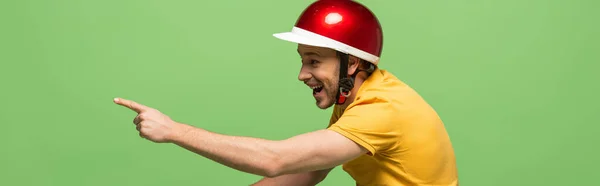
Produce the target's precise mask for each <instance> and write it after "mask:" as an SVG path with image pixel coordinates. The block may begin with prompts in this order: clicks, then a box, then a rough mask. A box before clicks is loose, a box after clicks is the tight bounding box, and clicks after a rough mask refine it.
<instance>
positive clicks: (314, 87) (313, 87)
mask: <svg viewBox="0 0 600 186" xmlns="http://www.w3.org/2000/svg"><path fill="white" fill-rule="evenodd" d="M321 87H322V86H321V85H319V86H312V87H310V88H311V89H313V90H314V89H316V88H321Z"/></svg>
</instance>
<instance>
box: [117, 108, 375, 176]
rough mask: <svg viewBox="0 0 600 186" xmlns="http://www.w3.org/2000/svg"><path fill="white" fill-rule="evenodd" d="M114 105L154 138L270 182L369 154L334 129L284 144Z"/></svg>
mask: <svg viewBox="0 0 600 186" xmlns="http://www.w3.org/2000/svg"><path fill="white" fill-rule="evenodd" d="M114 101H115V103H117V104H119V105H122V106H125V107H127V108H129V109H131V110H133V111H135V112H137V113H138V115H137V116H136V118H135V119H134V124H136V129H137V130H138V131H139V133H140V136H142V137H144V138H146V139H148V140H151V141H154V142H157V143H165V142H168V143H174V144H176V145H178V146H181V147H183V148H185V149H188V150H189V151H192V152H195V153H197V154H199V155H201V156H204V157H206V158H209V159H211V160H213V161H216V162H218V163H220V164H223V165H225V166H228V167H231V168H234V169H236V170H240V171H243V172H247V173H251V174H256V175H261V176H265V177H269V178H273V177H278V176H281V175H287V174H297V173H303V172H312V171H317V170H325V169H330V168H332V167H335V166H337V165H340V164H343V163H345V162H347V161H350V160H352V159H354V158H356V157H358V156H360V155H363V154H365V153H366V152H367V150H366V149H364V148H363V147H361V146H360V145H358V144H356V143H355V142H354V141H352V140H350V139H348V138H346V137H344V136H343V135H341V134H339V133H337V132H335V131H332V130H328V129H323V130H318V131H314V132H310V133H305V134H301V135H298V136H294V137H291V138H288V139H285V140H279V141H273V140H265V139H260V138H251V137H241V136H229V135H223V134H218V133H213V132H209V131H206V130H204V129H201V128H196V127H193V126H191V125H186V124H181V123H178V122H175V121H173V120H172V119H171V118H170V117H168V116H166V115H164V114H163V113H161V112H160V111H158V110H156V109H153V108H150V107H147V106H145V105H142V104H139V103H136V102H134V101H130V100H126V99H120V98H116V99H115V100H114ZM298 175H300V176H301V174H298Z"/></svg>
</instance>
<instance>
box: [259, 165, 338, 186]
mask: <svg viewBox="0 0 600 186" xmlns="http://www.w3.org/2000/svg"><path fill="white" fill-rule="evenodd" d="M332 169H333V168H329V169H325V170H318V171H312V172H305V173H296V174H286V175H281V176H277V177H274V178H269V177H265V178H263V179H261V180H259V181H258V182H256V183H254V184H252V185H251V186H279V185H286V186H313V185H317V184H318V183H320V182H321V181H323V180H324V179H325V177H327V174H329V172H330V171H331V170H332Z"/></svg>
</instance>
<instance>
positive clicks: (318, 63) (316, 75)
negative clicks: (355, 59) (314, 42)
mask: <svg viewBox="0 0 600 186" xmlns="http://www.w3.org/2000/svg"><path fill="white" fill-rule="evenodd" d="M298 54H299V55H300V57H301V58H302V68H301V69H300V74H299V75H298V79H299V80H300V81H303V82H304V84H306V85H308V86H309V88H311V89H312V95H313V97H314V98H315V100H316V104H317V107H319V108H321V109H327V108H329V107H331V106H332V105H333V104H334V103H335V102H336V94H337V91H338V90H337V89H338V78H339V58H338V56H337V52H336V51H335V50H333V49H329V48H322V47H314V46H308V45H302V44H299V45H298Z"/></svg>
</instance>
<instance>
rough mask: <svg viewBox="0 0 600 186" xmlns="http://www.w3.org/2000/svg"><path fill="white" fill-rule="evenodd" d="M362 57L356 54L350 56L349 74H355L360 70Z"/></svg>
mask: <svg viewBox="0 0 600 186" xmlns="http://www.w3.org/2000/svg"><path fill="white" fill-rule="evenodd" d="M359 65H360V59H359V58H358V57H356V56H352V55H350V56H348V75H352V74H354V72H356V71H357V70H358V66H359Z"/></svg>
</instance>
